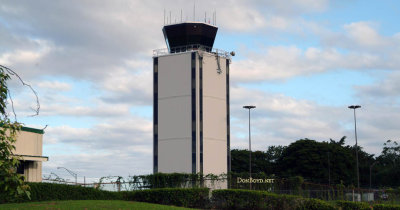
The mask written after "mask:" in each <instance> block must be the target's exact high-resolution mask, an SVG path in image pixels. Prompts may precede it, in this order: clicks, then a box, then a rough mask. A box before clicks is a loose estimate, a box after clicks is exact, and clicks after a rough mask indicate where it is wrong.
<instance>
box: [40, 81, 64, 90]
mask: <svg viewBox="0 0 400 210" xmlns="http://www.w3.org/2000/svg"><path fill="white" fill-rule="evenodd" d="M37 87H40V88H45V89H52V90H57V91H69V90H71V85H70V84H69V83H66V82H59V81H43V82H39V83H38V84H37Z"/></svg>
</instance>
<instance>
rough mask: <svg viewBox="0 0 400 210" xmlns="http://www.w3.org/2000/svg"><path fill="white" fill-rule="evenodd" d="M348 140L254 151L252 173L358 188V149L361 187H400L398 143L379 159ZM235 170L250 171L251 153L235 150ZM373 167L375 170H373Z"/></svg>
mask: <svg viewBox="0 0 400 210" xmlns="http://www.w3.org/2000/svg"><path fill="white" fill-rule="evenodd" d="M345 141H346V137H345V136H344V137H342V138H341V139H340V140H338V141H335V140H333V139H330V140H329V141H322V142H321V141H316V140H311V139H307V138H305V139H299V140H297V141H295V142H293V143H291V144H290V145H288V146H279V145H278V146H269V147H268V148H267V150H266V151H253V152H252V173H261V172H262V173H265V174H268V175H272V174H274V175H275V176H277V177H280V178H289V177H294V176H302V177H304V179H305V181H308V182H314V183H321V184H330V185H336V184H340V183H342V182H343V183H344V184H345V185H354V186H356V185H357V178H356V157H355V150H356V149H357V150H358V156H359V171H360V186H361V187H369V175H370V168H371V169H372V170H371V175H372V186H375V187H379V186H381V187H383V186H386V187H389V186H390V187H396V186H400V146H399V145H398V143H397V142H395V141H390V140H389V141H387V142H386V143H385V144H384V147H383V150H382V153H381V155H380V156H378V157H376V158H374V155H373V154H368V153H367V152H365V151H364V150H363V148H362V147H358V148H355V146H349V145H345ZM231 154H232V171H233V172H237V173H246V172H248V171H249V151H248V150H238V149H234V150H232V152H231ZM371 166H373V167H371Z"/></svg>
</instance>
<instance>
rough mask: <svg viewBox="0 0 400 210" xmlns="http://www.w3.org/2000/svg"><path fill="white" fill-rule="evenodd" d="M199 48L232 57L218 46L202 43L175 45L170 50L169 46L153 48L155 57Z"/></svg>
mask: <svg viewBox="0 0 400 210" xmlns="http://www.w3.org/2000/svg"><path fill="white" fill-rule="evenodd" d="M197 50H201V51H205V52H209V53H213V54H216V55H218V56H221V57H225V58H228V59H231V55H230V54H229V52H226V51H224V50H220V49H216V48H211V47H207V46H204V45H200V44H193V45H185V46H179V47H173V48H171V49H170V50H168V49H167V48H163V49H157V50H153V57H157V56H161V55H168V54H175V53H182V52H191V51H197Z"/></svg>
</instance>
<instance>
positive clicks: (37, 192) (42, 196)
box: [23, 183, 122, 201]
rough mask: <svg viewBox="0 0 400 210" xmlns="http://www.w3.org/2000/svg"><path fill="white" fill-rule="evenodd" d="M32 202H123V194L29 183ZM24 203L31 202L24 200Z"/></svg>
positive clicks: (61, 185)
mask: <svg viewBox="0 0 400 210" xmlns="http://www.w3.org/2000/svg"><path fill="white" fill-rule="evenodd" d="M28 185H29V187H30V188H31V190H30V192H31V200H30V201H49V200H122V195H121V193H116V192H109V191H103V190H97V189H94V188H86V187H81V186H75V185H65V184H53V183H29V184H28ZM23 201H29V199H28V198H23Z"/></svg>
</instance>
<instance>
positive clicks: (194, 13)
mask: <svg viewBox="0 0 400 210" xmlns="http://www.w3.org/2000/svg"><path fill="white" fill-rule="evenodd" d="M193 21H196V0H194V3H193Z"/></svg>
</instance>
